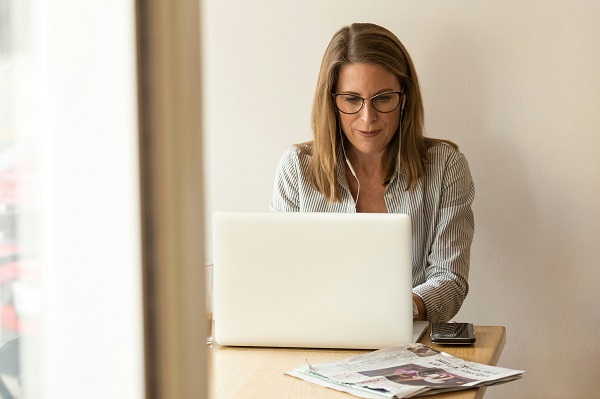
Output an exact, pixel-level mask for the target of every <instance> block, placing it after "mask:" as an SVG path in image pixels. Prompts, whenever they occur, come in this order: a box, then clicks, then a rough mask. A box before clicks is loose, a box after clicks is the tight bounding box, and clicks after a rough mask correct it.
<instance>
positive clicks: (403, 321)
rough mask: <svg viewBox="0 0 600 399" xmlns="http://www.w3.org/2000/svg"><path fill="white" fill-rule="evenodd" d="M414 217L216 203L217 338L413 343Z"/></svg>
mask: <svg viewBox="0 0 600 399" xmlns="http://www.w3.org/2000/svg"><path fill="white" fill-rule="evenodd" d="M411 237H412V236H411V224H410V218H409V216H407V215H402V214H340V213H274V212H216V213H215V214H214V215H213V245H214V248H213V258H214V259H213V261H214V270H213V273H214V274H213V287H214V288H213V293H214V321H215V330H214V336H213V338H214V340H215V341H216V342H217V343H218V344H220V345H234V346H270V347H311V348H348V349H378V348H383V347H386V346H391V345H396V344H402V343H410V342H415V341H416V340H418V339H419V337H420V334H422V332H423V330H424V328H425V327H426V326H427V323H426V322H422V323H421V324H420V325H419V326H418V327H419V328H418V330H417V331H414V332H413V321H412V295H411V288H412V266H411V263H412V255H411V249H412V245H411Z"/></svg>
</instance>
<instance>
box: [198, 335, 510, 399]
mask: <svg viewBox="0 0 600 399" xmlns="http://www.w3.org/2000/svg"><path fill="white" fill-rule="evenodd" d="M475 334H476V337H477V342H476V343H475V345H473V346H442V345H435V344H432V343H431V341H430V340H429V332H427V333H426V334H425V335H424V336H423V338H422V339H421V341H420V342H422V343H423V344H425V345H427V346H430V347H432V348H435V349H438V350H440V351H444V352H446V353H449V354H451V355H453V356H456V357H460V358H462V359H465V360H469V361H474V362H478V363H485V364H491V365H496V364H497V363H498V359H499V358H500V354H501V353H502V349H503V348H504V343H505V342H506V330H505V328H504V327H483V326H475ZM366 352H368V351H364V350H362V351H361V350H336V349H296V348H292V349H290V348H246V347H244V348H239V347H226V346H219V345H217V344H213V345H212V346H211V348H210V350H209V351H208V355H207V356H208V364H209V382H210V385H209V391H210V395H209V397H210V398H211V399H233V398H235V399H237V398H248V399H254V398H257V399H258V398H260V399H269V398H273V399H275V398H277V399H285V398H291V399H294V398H302V399H305V398H310V399H325V398H326V399H336V398H340V399H351V398H356V396H353V395H350V394H348V393H344V392H339V391H335V390H333V389H328V388H325V387H322V386H320V385H316V384H312V383H309V382H306V381H303V380H300V379H298V378H295V377H291V376H289V375H284V374H283V373H284V372H285V371H289V370H292V369H294V368H296V367H297V366H298V365H300V364H302V363H305V360H304V359H305V358H306V359H308V361H309V362H310V363H312V364H314V363H324V362H334V361H338V360H342V359H345V358H347V357H350V356H355V355H358V354H361V353H366ZM484 392H485V387H483V388H478V389H474V388H473V389H468V390H464V391H459V392H449V393H445V394H438V395H431V396H427V398H431V399H449V398H456V399H475V398H482V397H483V394H484Z"/></svg>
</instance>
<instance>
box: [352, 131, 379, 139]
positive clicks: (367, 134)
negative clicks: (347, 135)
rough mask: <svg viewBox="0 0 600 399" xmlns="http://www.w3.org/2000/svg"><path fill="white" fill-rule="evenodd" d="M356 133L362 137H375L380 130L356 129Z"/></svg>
mask: <svg viewBox="0 0 600 399" xmlns="http://www.w3.org/2000/svg"><path fill="white" fill-rule="evenodd" d="M357 131H358V133H359V134H360V135H361V136H363V137H375V136H377V135H378V134H379V132H381V130H357Z"/></svg>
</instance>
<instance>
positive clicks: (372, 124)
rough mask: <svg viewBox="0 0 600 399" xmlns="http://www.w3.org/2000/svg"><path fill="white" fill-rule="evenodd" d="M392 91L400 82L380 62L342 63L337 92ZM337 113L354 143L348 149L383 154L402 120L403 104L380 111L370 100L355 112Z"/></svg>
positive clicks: (371, 93) (372, 93)
mask: <svg viewBox="0 0 600 399" xmlns="http://www.w3.org/2000/svg"><path fill="white" fill-rule="evenodd" d="M391 91H400V83H399V82H398V79H397V78H396V76H395V75H394V74H393V73H391V72H390V71H388V70H387V69H385V68H384V67H382V66H381V65H378V64H362V63H352V64H349V65H347V66H345V67H343V68H342V69H341V70H340V74H339V77H338V81H337V85H336V87H335V93H350V94H354V95H356V96H359V97H362V98H367V99H368V98H371V97H373V96H375V95H377V94H381V93H386V92H391ZM338 115H339V116H340V121H341V124H342V130H343V131H344V134H345V135H346V137H347V138H348V140H349V141H350V144H351V148H349V150H350V151H354V150H356V151H358V152H359V153H360V154H363V155H374V156H382V155H383V153H384V152H385V149H386V147H387V145H388V144H389V142H390V141H391V139H392V137H393V136H394V134H395V133H396V131H397V130H398V126H399V124H400V107H398V108H396V109H395V110H394V111H392V112H389V113H381V112H378V111H377V110H375V108H373V104H371V101H368V100H365V104H364V106H363V107H362V109H361V110H360V111H359V112H357V113H356V114H344V113H342V112H338ZM356 155H358V154H356Z"/></svg>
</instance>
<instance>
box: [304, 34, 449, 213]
mask: <svg viewBox="0 0 600 399" xmlns="http://www.w3.org/2000/svg"><path fill="white" fill-rule="evenodd" d="M352 63H366V64H378V65H381V66H383V67H385V68H386V69H387V70H389V71H390V72H391V73H393V74H394V75H395V76H396V77H397V78H398V82H399V83H400V87H401V88H402V90H403V92H404V95H405V96H406V97H405V98H406V103H405V107H404V112H403V118H402V121H401V123H400V128H399V129H401V130H402V132H401V134H400V132H396V134H395V135H394V137H393V138H392V140H391V141H390V143H389V145H388V148H387V151H386V153H385V155H384V157H383V161H382V162H383V165H382V166H383V168H384V170H386V178H385V181H384V182H383V184H384V185H386V184H388V183H389V182H390V180H391V179H392V177H393V175H394V173H395V171H396V167H397V165H398V163H399V164H400V169H401V171H402V172H404V173H405V175H406V178H407V187H406V189H407V190H409V189H413V188H414V187H416V186H417V184H418V180H419V178H421V177H424V174H425V164H426V162H427V150H428V149H429V148H430V147H431V146H432V145H433V144H435V143H438V142H444V143H447V144H450V145H452V146H453V147H455V148H457V146H456V145H455V144H454V143H451V142H449V141H446V140H438V139H431V138H425V137H424V136H423V121H424V110H423V101H422V99H421V91H420V88H419V81H418V79H417V74H416V71H415V68H414V65H413V63H412V60H411V59H410V56H409V54H408V52H407V51H406V48H405V47H404V46H403V45H402V43H401V42H400V40H398V38H397V37H396V36H395V35H394V34H393V33H391V32H390V31H389V30H387V29H385V28H383V27H381V26H378V25H375V24H367V23H355V24H352V25H350V26H345V27H343V28H341V29H340V30H338V31H337V32H336V33H335V35H333V38H332V39H331V41H330V43H329V45H328V46H327V49H326V50H325V54H324V55H323V60H322V62H321V69H320V72H319V78H318V81H317V88H316V90H315V97H314V102H313V109H312V117H311V126H312V130H313V135H314V140H313V141H312V143H311V145H308V146H307V145H299V146H298V148H299V149H300V150H301V151H303V152H307V153H310V155H311V158H310V163H309V178H310V182H311V184H312V185H313V186H314V187H315V189H317V190H318V191H319V192H321V193H322V194H323V195H324V196H325V197H326V198H327V199H328V200H329V201H330V202H334V201H339V200H340V199H341V194H340V192H339V188H338V184H337V178H336V177H337V173H336V171H337V168H340V167H344V165H343V164H341V165H338V159H337V156H336V150H337V148H338V147H339V146H340V145H344V143H343V142H342V141H341V140H343V138H342V137H341V135H340V134H339V132H340V131H341V126H339V121H338V117H337V112H338V111H337V109H336V107H335V104H334V102H333V98H332V93H333V90H334V88H335V86H336V84H337V81H338V77H339V73H340V70H341V69H342V68H343V67H344V66H346V65H349V64H352ZM305 144H306V143H305Z"/></svg>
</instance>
